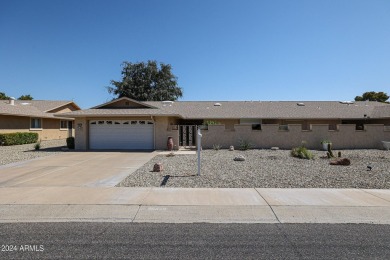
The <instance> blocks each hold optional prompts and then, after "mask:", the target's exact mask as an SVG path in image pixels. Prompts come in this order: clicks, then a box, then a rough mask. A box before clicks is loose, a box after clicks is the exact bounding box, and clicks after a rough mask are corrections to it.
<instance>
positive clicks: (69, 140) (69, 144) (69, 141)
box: [66, 137, 74, 149]
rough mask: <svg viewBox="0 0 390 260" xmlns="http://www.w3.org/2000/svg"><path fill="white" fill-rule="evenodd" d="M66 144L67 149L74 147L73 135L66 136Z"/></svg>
mask: <svg viewBox="0 0 390 260" xmlns="http://www.w3.org/2000/svg"><path fill="white" fill-rule="evenodd" d="M66 146H67V147H68V148H69V149H74V137H68V138H66Z"/></svg>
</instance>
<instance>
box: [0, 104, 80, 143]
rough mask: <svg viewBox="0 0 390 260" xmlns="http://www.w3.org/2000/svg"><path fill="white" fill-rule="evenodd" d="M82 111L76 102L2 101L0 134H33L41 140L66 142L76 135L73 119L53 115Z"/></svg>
mask: <svg viewBox="0 0 390 260" xmlns="http://www.w3.org/2000/svg"><path fill="white" fill-rule="evenodd" d="M76 110H80V108H79V106H78V105H76V104H75V103H74V102H73V101H50V100H14V99H10V100H0V133H14V132H34V133H38V135H39V139H40V140H42V141H44V140H53V139H64V138H67V137H69V136H73V135H74V127H73V125H74V124H73V122H74V119H73V118H70V117H63V118H60V117H55V116H54V114H61V113H69V112H72V111H76Z"/></svg>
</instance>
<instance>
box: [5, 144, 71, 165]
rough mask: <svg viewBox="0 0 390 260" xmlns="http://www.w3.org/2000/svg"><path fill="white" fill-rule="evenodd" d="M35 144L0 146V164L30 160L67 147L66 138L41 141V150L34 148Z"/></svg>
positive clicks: (55, 152) (58, 151)
mask: <svg viewBox="0 0 390 260" xmlns="http://www.w3.org/2000/svg"><path fill="white" fill-rule="evenodd" d="M34 145H35V144H23V145H13V146H0V165H4V164H9V163H14V162H19V161H25V160H30V159H34V158H39V157H44V156H48V155H52V154H57V153H60V152H61V148H63V147H66V140H65V139H60V140H50V141H42V142H41V150H39V151H35V150H34Z"/></svg>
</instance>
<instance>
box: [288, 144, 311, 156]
mask: <svg viewBox="0 0 390 260" xmlns="http://www.w3.org/2000/svg"><path fill="white" fill-rule="evenodd" d="M291 156H293V157H297V158H301V159H308V160H311V159H314V155H313V154H312V153H311V152H310V151H309V150H307V148H306V147H305V146H303V145H302V146H299V147H295V148H293V149H292V150H291Z"/></svg>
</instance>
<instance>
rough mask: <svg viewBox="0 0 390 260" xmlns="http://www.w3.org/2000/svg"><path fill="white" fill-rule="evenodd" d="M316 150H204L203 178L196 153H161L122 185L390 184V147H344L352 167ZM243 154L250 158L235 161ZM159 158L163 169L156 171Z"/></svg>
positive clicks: (380, 186)
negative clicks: (301, 154)
mask: <svg viewBox="0 0 390 260" xmlns="http://www.w3.org/2000/svg"><path fill="white" fill-rule="evenodd" d="M312 152H313V154H314V155H315V160H303V159H297V158H293V157H291V156H290V151H286V150H278V151H272V150H248V151H228V150H220V151H214V150H204V151H203V152H202V175H201V176H200V177H199V176H196V173H197V157H196V155H175V156H173V157H167V156H166V155H158V156H156V157H154V158H153V159H152V160H151V161H149V162H148V163H146V164H145V165H144V166H142V167H141V168H140V169H138V170H137V171H136V172H134V173H133V174H131V175H129V176H128V177H127V178H126V179H125V180H123V181H122V182H121V183H119V184H118V185H117V186H120V187H160V186H161V184H162V183H163V180H164V178H165V181H166V184H165V187H187V188H199V187H204V188H254V187H256V188H364V189H390V152H389V151H383V150H342V151H341V152H342V157H344V158H349V159H350V160H351V165H350V166H334V165H329V159H323V158H320V157H321V156H324V155H325V156H326V152H324V151H312ZM334 153H335V154H337V151H334ZM238 155H243V156H244V157H245V158H246V161H243V162H240V161H233V158H234V157H236V156H238ZM155 163H162V164H163V167H164V171H163V172H152V170H153V165H154V164H155ZM367 165H371V166H372V170H371V171H368V170H367ZM168 176H169V178H168Z"/></svg>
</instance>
